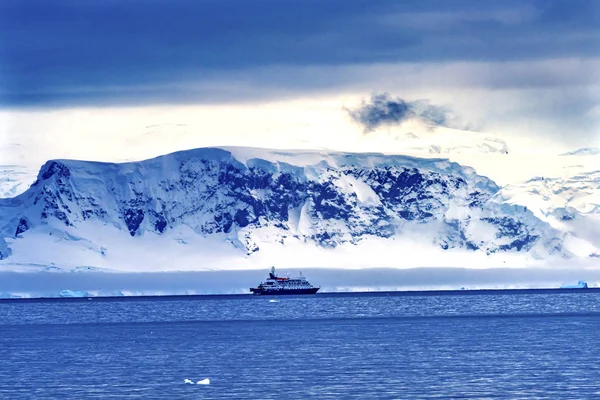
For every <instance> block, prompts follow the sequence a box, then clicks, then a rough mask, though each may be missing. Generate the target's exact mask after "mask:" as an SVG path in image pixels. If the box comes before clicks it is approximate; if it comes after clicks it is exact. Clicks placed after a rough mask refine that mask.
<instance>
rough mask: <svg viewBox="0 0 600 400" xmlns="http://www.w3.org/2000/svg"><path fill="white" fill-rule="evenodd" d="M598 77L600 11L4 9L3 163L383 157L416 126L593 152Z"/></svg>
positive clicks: (149, 3) (495, 7)
mask: <svg viewBox="0 0 600 400" xmlns="http://www.w3.org/2000/svg"><path fill="white" fill-rule="evenodd" d="M598 71H600V2H598V1H595V0H569V1H566V0H564V1H563V0H535V1H532V0H519V1H513V0H504V1H502V2H496V1H495V2H492V1H485V2H484V1H475V0H406V1H402V2H400V1H395V0H391V1H378V0H327V1H323V0H186V1H183V0H171V1H168V2H166V1H157V0H145V1H141V0H128V1H117V0H52V1H50V0H30V1H27V2H24V1H22V0H3V1H2V2H0V164H13V163H14V164H28V165H33V166H35V167H37V168H39V165H40V164H41V163H43V162H44V161H45V160H47V159H50V158H76V159H93V160H106V161H119V160H125V159H143V158H147V157H152V156H156V155H159V154H163V153H166V152H170V151H176V150H181V149H185V148H192V147H200V146H213V145H245V146H259V147H276V148H298V147H302V148H327V149H334V150H351V151H360V150H361V149H368V150H369V151H372V150H379V151H384V150H386V149H387V150H389V146H388V145H387V144H385V143H386V142H385V141H384V142H381V141H377V140H375V139H374V138H375V137H376V136H375V135H373V134H372V131H373V130H374V129H378V128H381V127H387V128H389V127H392V128H393V127H398V126H401V125H402V124H403V123H404V122H406V121H407V120H409V119H419V120H422V121H424V122H425V123H426V124H429V125H433V126H442V127H446V128H451V129H461V130H470V131H480V132H489V133H490V134H493V135H496V136H498V137H500V138H509V139H510V138H513V139H514V138H518V139H523V138H525V139H527V140H528V141H527V143H528V146H531V143H534V144H536V145H537V146H538V147H544V148H548V149H550V148H551V149H552V151H555V148H556V149H564V150H565V151H566V150H573V149H576V148H580V147H594V146H596V147H597V146H600V135H599V133H600V132H599V127H600V73H599V72H598ZM382 107H383V108H382ZM390 107H391V108H390ZM540 144H543V146H540Z"/></svg>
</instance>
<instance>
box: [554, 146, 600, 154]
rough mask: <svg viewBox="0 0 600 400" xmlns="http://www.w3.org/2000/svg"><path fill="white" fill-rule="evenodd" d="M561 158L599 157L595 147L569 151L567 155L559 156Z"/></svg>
mask: <svg viewBox="0 0 600 400" xmlns="http://www.w3.org/2000/svg"><path fill="white" fill-rule="evenodd" d="M560 155H561V156H597V155H600V149H599V148H596V147H585V148H582V149H577V150H575V151H570V152H568V153H563V154H560Z"/></svg>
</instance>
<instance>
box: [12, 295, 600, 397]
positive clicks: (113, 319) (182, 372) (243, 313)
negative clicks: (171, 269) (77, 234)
mask: <svg viewBox="0 0 600 400" xmlns="http://www.w3.org/2000/svg"><path fill="white" fill-rule="evenodd" d="M599 352H600V293H599V292H598V291H588V292H586V291H516V292H511V291H502V292H481V293H478V292H475V291H473V292H468V293H462V292H449V293H443V294H441V293H411V294H406V293H369V294H346V295H339V294H338V295H333V294H331V295H328V294H317V295H314V296H294V297H286V296H283V297H279V298H269V297H252V296H194V297H164V298H113V299H102V298H93V299H92V300H87V299H53V300H50V299H49V300H10V301H2V302H0V398H2V399H307V398H314V399H417V398H518V399H526V398H532V399H533V398H535V399H541V398H546V399H576V398H581V399H591V398H600V363H599V362H598V361H599V359H600V353H599ZM206 378H208V379H210V384H209V385H197V384H193V385H192V384H186V383H184V380H185V379H189V380H191V381H193V382H197V381H200V380H202V379H206Z"/></svg>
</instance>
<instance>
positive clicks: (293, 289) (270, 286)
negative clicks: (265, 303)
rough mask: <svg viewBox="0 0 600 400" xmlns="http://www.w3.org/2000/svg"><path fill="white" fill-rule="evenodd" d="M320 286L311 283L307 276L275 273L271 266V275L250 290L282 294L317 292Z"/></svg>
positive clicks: (257, 292)
mask: <svg viewBox="0 0 600 400" xmlns="http://www.w3.org/2000/svg"><path fill="white" fill-rule="evenodd" d="M319 289H320V287H315V286H313V285H311V284H310V283H309V282H308V281H307V280H306V278H305V277H303V276H302V272H301V273H300V276H298V277H295V278H282V277H279V276H277V275H275V267H271V272H270V273H269V277H268V278H267V279H266V280H265V281H263V282H261V283H260V284H259V285H258V286H257V287H255V288H250V291H251V292H252V293H254V294H257V295H281V294H315V293H317V292H318V291H319Z"/></svg>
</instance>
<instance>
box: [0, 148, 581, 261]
mask: <svg viewBox="0 0 600 400" xmlns="http://www.w3.org/2000/svg"><path fill="white" fill-rule="evenodd" d="M500 189H501V188H500V187H499V186H498V185H496V184H495V183H494V182H493V181H492V180H490V179H489V178H486V177H483V176H481V175H478V174H477V173H476V172H475V171H474V170H473V169H472V168H470V167H464V166H461V165H459V164H457V163H454V162H451V161H448V160H447V159H439V158H436V159H432V158H427V159H420V158H417V157H409V156H400V155H393V156H390V155H383V154H380V153H345V152H325V151H307V150H298V151H290V150H269V149H260V148H243V147H231V146H224V147H221V148H217V147H210V148H199V149H192V150H184V151H178V152H174V153H170V154H167V155H163V156H159V157H156V158H153V159H149V160H144V161H139V162H127V163H102V162H87V161H78V160H49V161H48V162H46V163H45V164H44V166H43V167H42V168H41V169H40V172H39V174H38V177H37V179H36V181H35V182H34V183H33V184H32V185H31V187H30V188H29V189H28V190H27V191H26V192H24V193H23V194H21V195H19V196H17V197H15V198H12V199H0V215H2V219H1V220H2V226H1V227H0V229H1V231H0V232H2V236H3V238H4V239H2V241H0V254H1V255H2V256H1V258H3V259H4V260H3V261H2V262H0V265H2V264H3V263H4V264H5V265H7V264H11V263H12V264H19V265H33V264H35V265H51V264H53V263H54V264H55V265H58V267H57V268H59V269H60V268H63V266H64V265H68V266H69V268H79V267H81V266H89V267H90V268H107V266H108V267H110V266H112V267H113V268H115V269H119V268H120V267H119V263H125V262H124V261H123V260H122V258H123V256H121V258H119V257H116V258H114V257H110V256H111V255H112V254H115V253H119V252H120V253H123V251H122V250H116V247H118V246H116V245H114V244H112V245H110V246H109V245H106V243H104V242H103V241H110V239H109V238H110V236H111V235H113V236H117V235H118V236H119V237H121V238H123V239H122V240H126V241H127V244H126V246H125V247H127V246H133V247H135V246H137V245H139V243H142V242H144V241H148V240H152V241H153V243H154V245H153V246H158V247H156V248H155V251H158V250H157V249H159V248H160V246H163V247H164V248H165V249H167V248H169V246H171V245H172V244H173V242H175V243H178V244H180V245H182V246H184V245H185V244H186V243H191V242H194V243H197V245H194V246H198V249H200V248H202V250H201V251H200V250H198V252H194V249H195V248H196V247H193V246H190V248H185V251H184V252H185V253H189V260H193V259H194V257H195V256H197V257H200V258H201V256H203V255H204V254H205V253H206V252H208V253H211V254H212V258H211V259H212V260H216V259H219V258H223V259H230V260H231V261H230V262H231V263H236V262H238V261H239V262H242V261H241V260H244V262H245V261H248V260H250V259H255V260H256V262H260V263H265V262H269V261H273V262H275V261H277V262H283V261H284V260H285V252H286V249H287V248H293V247H297V248H299V249H300V248H305V249H311V250H310V251H312V250H315V249H316V250H315V251H316V252H317V253H319V254H321V253H323V254H328V257H329V256H330V255H331V254H334V253H335V254H337V253H339V256H338V258H340V260H341V259H343V258H344V255H343V254H344V252H347V251H350V252H353V251H355V250H354V249H353V247H352V246H354V247H355V248H358V247H361V246H362V247H364V244H365V243H378V244H377V246H384V247H385V246H392V247H394V246H396V247H397V249H400V248H402V249H407V248H408V249H410V246H409V245H407V244H406V243H407V242H406V241H407V240H408V239H410V240H412V242H411V243H417V244H419V245H422V246H423V248H424V249H428V248H432V249H436V251H439V250H441V253H440V254H448V252H450V251H453V250H461V251H463V250H464V251H465V252H466V253H469V252H470V253H478V254H485V255H491V254H494V253H527V254H528V255H530V256H532V257H534V258H538V259H539V258H545V257H548V256H559V257H567V258H568V257H572V253H571V252H570V251H569V250H568V249H566V248H565V247H564V246H563V244H562V240H563V237H562V234H561V233H560V232H559V231H556V230H555V229H553V228H552V227H551V226H550V225H549V224H547V223H546V222H544V221H542V220H540V219H538V218H537V217H535V215H534V214H533V213H531V211H529V210H527V209H526V208H525V207H522V206H519V205H515V204H507V203H501V202H497V201H495V200H494V195H495V194H497V193H498V192H499V191H500ZM93 226H95V228H92V227H93ZM101 231H102V232H105V233H104V234H103V235H104V236H103V237H102V239H101V238H99V237H96V236H95V235H98V234H99V233H98V232H101ZM110 232H113V233H112V234H111V233H110ZM126 236H128V237H129V238H130V239H124V238H125V237H126ZM51 237H52V238H51ZM143 237H147V238H146V239H141V238H143ZM28 242H30V245H29V247H31V246H32V245H33V244H34V243H36V246H39V247H43V248H45V249H51V248H58V247H56V246H59V245H60V246H62V247H60V248H64V250H61V251H66V252H68V253H72V256H65V255H59V256H57V254H56V252H57V251H58V250H54V253H53V252H52V251H51V250H48V251H49V252H50V254H45V255H42V256H39V257H34V256H32V255H31V254H27V248H28V246H27V245H26V243H28ZM398 242H403V243H404V245H403V246H404V247H402V246H400V245H399V244H398ZM359 245H360V246H359ZM53 246H54V247H53ZM398 246H400V247H398ZM133 247H132V248H133ZM362 247H361V248H362ZM82 248H85V249H84V250H85V251H84V250H82ZM215 248H218V249H219V251H216V252H214V251H212V250H214V249H215ZM68 249H71V250H68ZM324 251H325V253H324ZM327 251H329V253H327ZM165 252H167V253H168V251H167V250H165ZM203 252H205V253H203ZM300 252H301V251H300ZM84 253H85V254H84ZM88 253H89V254H88ZM77 254H79V256H78V255H77ZM206 254H207V253H206ZM257 254H260V257H258V256H256V255H257ZM269 254H278V257H279V258H277V257H275V258H271V257H270V256H269ZM315 254H316V253H315ZM392 254H393V251H392ZM171 255H172V256H173V257H172V260H174V262H175V263H176V262H177V261H176V260H177V259H178V254H177V252H175V253H173V254H171ZM417 256H418V254H413V255H411V256H410V257H409V258H411V259H412V258H416V257H417ZM11 260H12V261H11ZM15 260H16V261H15ZM188 262H193V261H188ZM244 262H242V263H244ZM311 262H312V263H315V262H318V260H317V261H315V260H312V261H311ZM365 262H367V263H368V259H366V261H365ZM127 263H129V264H130V263H131V262H130V261H128V262H127ZM349 264H352V262H349ZM374 266H375V265H374ZM141 268H142V269H143V268H145V267H141Z"/></svg>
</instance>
